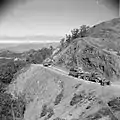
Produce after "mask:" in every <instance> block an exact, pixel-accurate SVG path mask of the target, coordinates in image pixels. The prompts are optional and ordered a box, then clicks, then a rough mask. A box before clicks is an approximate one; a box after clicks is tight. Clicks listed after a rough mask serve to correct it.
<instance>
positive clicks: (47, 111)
mask: <svg viewBox="0 0 120 120" xmlns="http://www.w3.org/2000/svg"><path fill="white" fill-rule="evenodd" d="M119 90H120V88H119V87H117V86H108V87H107V86H106V87H102V86H100V85H98V84H96V83H90V82H84V81H83V80H78V79H76V78H73V77H70V76H67V75H65V74H63V73H61V72H59V71H56V70H52V68H44V67H42V66H41V65H31V67H30V68H29V69H27V70H25V71H24V72H23V73H21V74H19V75H18V76H17V79H16V81H15V82H14V83H13V84H11V85H10V86H9V92H11V93H12V94H13V95H14V96H17V95H24V96H25V98H26V101H27V106H26V109H25V114H24V120H119V119H120V108H119V106H120V94H119Z"/></svg>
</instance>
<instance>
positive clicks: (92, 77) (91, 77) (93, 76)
mask: <svg viewBox="0 0 120 120" xmlns="http://www.w3.org/2000/svg"><path fill="white" fill-rule="evenodd" d="M52 64H53V60H52V59H50V58H48V59H46V60H45V61H44V62H43V66H45V67H48V66H50V65H52ZM68 75H70V76H73V77H77V78H80V79H84V80H87V81H91V82H96V83H100V85H102V86H104V85H110V84H111V82H110V81H109V80H106V79H105V78H103V77H102V76H100V75H99V74H98V73H96V72H92V73H91V72H85V71H83V70H82V69H81V68H75V67H72V68H71V69H70V71H69V74H68Z"/></svg>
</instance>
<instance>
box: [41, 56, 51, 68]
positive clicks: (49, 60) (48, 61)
mask: <svg viewBox="0 0 120 120" xmlns="http://www.w3.org/2000/svg"><path fill="white" fill-rule="evenodd" d="M52 63H53V61H52V60H51V59H50V58H48V59H46V60H45V61H44V62H43V66H45V67H48V66H50V65H52Z"/></svg>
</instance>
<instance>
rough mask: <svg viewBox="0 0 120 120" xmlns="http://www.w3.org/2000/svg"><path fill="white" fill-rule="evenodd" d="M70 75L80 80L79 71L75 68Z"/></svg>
mask: <svg viewBox="0 0 120 120" xmlns="http://www.w3.org/2000/svg"><path fill="white" fill-rule="evenodd" d="M68 75H70V76H73V77H77V78H78V70H77V69H75V68H71V69H70V71H69V74H68Z"/></svg>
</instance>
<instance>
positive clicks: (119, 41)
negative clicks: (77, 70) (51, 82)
mask: <svg viewBox="0 0 120 120" xmlns="http://www.w3.org/2000/svg"><path fill="white" fill-rule="evenodd" d="M119 28H120V18H116V19H113V20H110V21H107V22H103V23H100V24H98V25H96V26H93V27H91V28H90V30H89V34H88V37H84V38H76V39H74V40H72V42H71V43H70V44H69V45H68V46H67V47H66V48H65V49H63V50H62V51H60V52H59V53H58V54H56V55H53V59H54V61H55V63H54V64H55V65H56V66H61V67H62V66H65V67H66V68H67V69H70V68H71V67H72V66H77V67H82V68H83V69H84V70H85V71H89V72H90V71H96V72H99V73H100V74H102V75H103V76H104V77H105V78H107V79H110V80H112V81H115V80H119V76H120V57H119V56H118V55H117V53H118V52H119V49H120V33H119V31H120V30H119Z"/></svg>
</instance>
